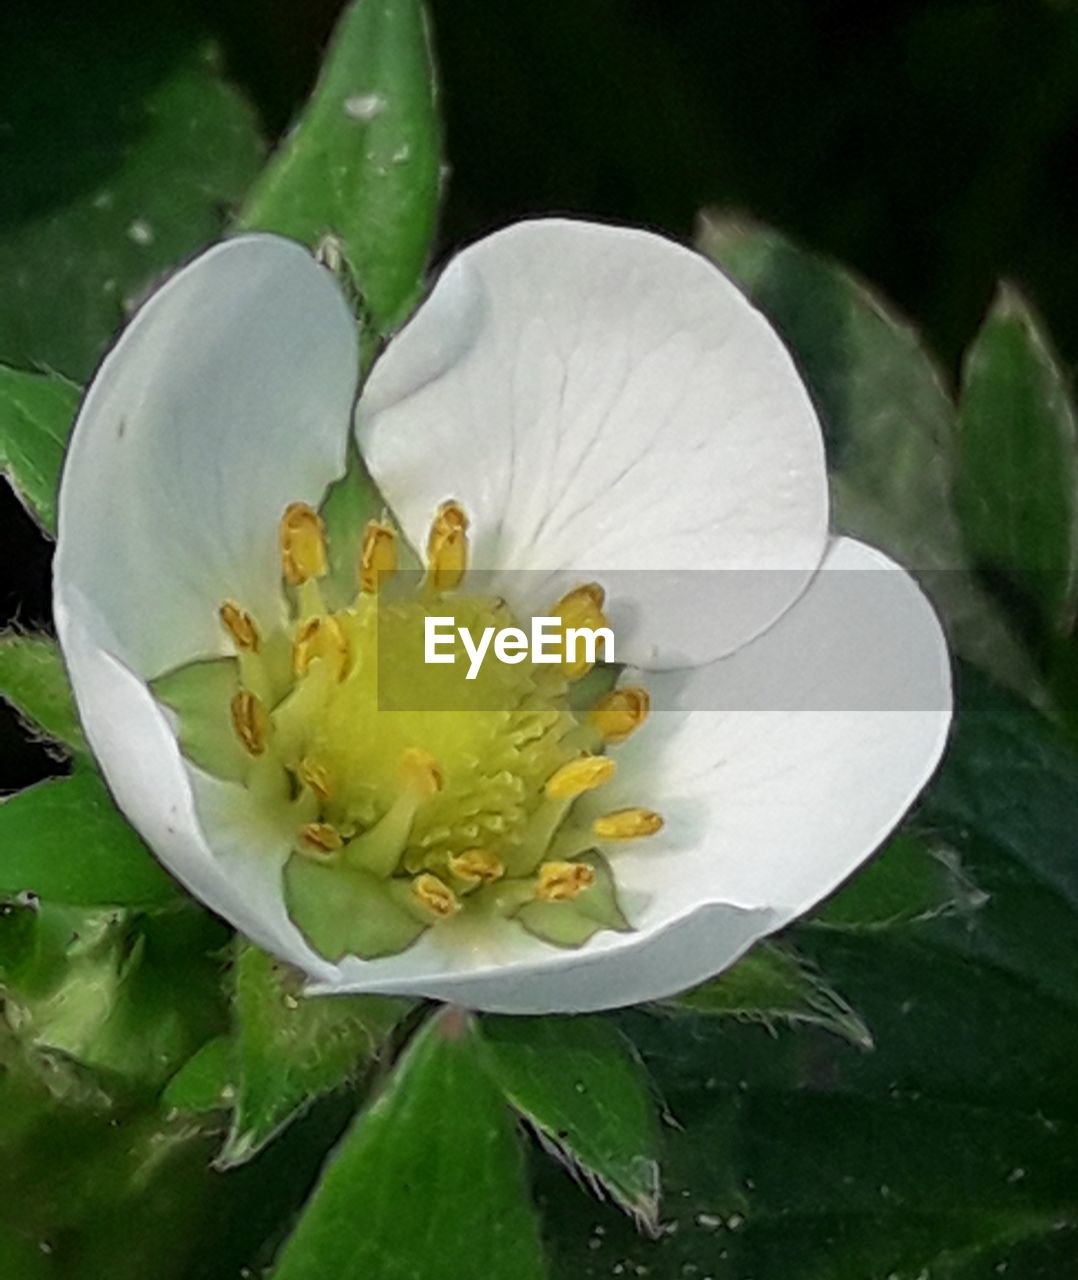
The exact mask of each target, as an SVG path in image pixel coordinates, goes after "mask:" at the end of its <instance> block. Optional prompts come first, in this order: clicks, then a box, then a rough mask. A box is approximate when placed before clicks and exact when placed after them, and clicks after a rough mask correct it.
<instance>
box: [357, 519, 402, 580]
mask: <svg viewBox="0 0 1078 1280" xmlns="http://www.w3.org/2000/svg"><path fill="white" fill-rule="evenodd" d="M396 568H397V534H396V532H395V531H394V530H393V529H391V528H390V527H389V525H387V524H382V523H381V522H380V521H378V520H370V521H368V522H367V527H366V529H365V530H364V531H363V549H362V550H361V552H360V555H359V585H360V587H361V588H362V590H364V591H366V592H372V591H377V590H378V583H379V582H380V581H381V580H383V579H385V578H388V577H389V576H390V575H391V574H393V573H394V572H395V571H396Z"/></svg>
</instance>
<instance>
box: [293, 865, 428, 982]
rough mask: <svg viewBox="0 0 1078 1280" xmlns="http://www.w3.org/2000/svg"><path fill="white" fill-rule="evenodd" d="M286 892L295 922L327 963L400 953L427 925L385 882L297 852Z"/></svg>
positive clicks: (364, 872)
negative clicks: (342, 959)
mask: <svg viewBox="0 0 1078 1280" xmlns="http://www.w3.org/2000/svg"><path fill="white" fill-rule="evenodd" d="M284 890H285V902H286V904H287V906H288V914H289V916H290V917H291V919H292V922H293V924H295V926H296V928H297V929H299V930H300V932H301V933H302V934H303V935H304V937H305V938H306V939H307V941H308V942H309V943H310V944H311V946H312V947H313V948H314V949H315V951H317V952H318V954H319V955H320V956H323V957H324V958H325V959H327V960H332V961H337V960H340V959H341V958H342V957H343V956H348V955H354V956H359V957H360V959H362V960H373V959H376V958H377V957H378V956H391V955H396V954H397V953H398V952H401V951H404V950H405V948H406V947H410V946H411V945H412V943H413V942H415V940H416V939H417V938H418V937H419V936H420V934H421V933H422V932H423V931H424V929H426V927H427V926H426V924H425V923H424V922H423V921H421V920H419V919H417V917H416V916H414V915H413V914H412V913H411V912H410V911H407V910H406V909H405V908H404V907H403V906H401V905H400V903H399V902H398V901H397V900H396V898H395V896H394V894H393V893H391V892H390V889H389V886H388V885H387V883H386V881H384V880H381V879H379V878H378V877H377V876H374V875H371V873H370V872H369V871H360V870H359V869H357V868H355V867H349V866H346V865H344V864H343V863H330V862H319V861H317V860H316V859H314V858H309V857H306V856H304V855H303V854H293V855H292V857H291V858H290V859H289V861H288V863H287V865H286V866H285V870H284Z"/></svg>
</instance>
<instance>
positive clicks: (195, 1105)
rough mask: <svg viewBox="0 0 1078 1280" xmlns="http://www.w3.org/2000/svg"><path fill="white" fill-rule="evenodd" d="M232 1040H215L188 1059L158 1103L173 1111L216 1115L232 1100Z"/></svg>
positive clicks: (227, 1037)
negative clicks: (204, 1112) (211, 1112)
mask: <svg viewBox="0 0 1078 1280" xmlns="http://www.w3.org/2000/svg"><path fill="white" fill-rule="evenodd" d="M232 1048H233V1046H232V1037H231V1036H217V1037H216V1038H215V1039H213V1040H207V1041H206V1043H205V1044H204V1045H203V1046H202V1048H201V1049H199V1050H198V1052H197V1053H195V1054H194V1055H193V1056H192V1057H190V1058H188V1059H187V1061H186V1062H185V1063H184V1064H183V1066H182V1067H181V1068H180V1069H179V1071H177V1072H176V1074H175V1075H174V1076H173V1077H172V1079H171V1080H170V1081H169V1082H168V1084H167V1085H166V1086H165V1091H164V1093H162V1095H161V1101H162V1103H163V1104H164V1105H165V1106H166V1107H168V1108H174V1109H175V1110H177V1111H219V1110H222V1109H223V1108H225V1107H227V1106H229V1105H230V1104H231V1102H232V1099H233V1098H234V1096H235V1086H234V1084H233V1078H234V1076H235V1070H234V1067H233V1061H232V1058H233V1054H232Z"/></svg>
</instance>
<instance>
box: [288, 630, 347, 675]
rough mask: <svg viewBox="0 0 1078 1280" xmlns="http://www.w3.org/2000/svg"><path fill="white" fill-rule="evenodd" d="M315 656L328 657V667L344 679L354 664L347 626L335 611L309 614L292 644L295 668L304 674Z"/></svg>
mask: <svg viewBox="0 0 1078 1280" xmlns="http://www.w3.org/2000/svg"><path fill="white" fill-rule="evenodd" d="M315 658H322V659H324V660H325V662H326V664H327V666H328V668H329V670H330V671H332V672H333V674H334V675H335V676H336V677H337V679H338V680H343V679H344V677H345V676H346V675H347V674H348V668H349V666H350V665H351V658H352V654H351V650H350V648H349V645H348V636H347V635H346V634H345V631H344V628H343V627H342V626H341V624H340V623H339V622H338V621H337V619H336V618H335V617H334V616H333V615H332V614H331V613H326V614H322V615H321V616H320V617H317V618H308V619H307V621H306V622H304V623H301V624H300V628H299V630H298V631H297V632H296V638H295V641H294V642H293V644H292V670H293V671H294V672H295V673H296V675H297V676H301V675H303V674H304V673H305V672H306V670H307V668H308V667H309V666H310V665H311V663H312V662H313V661H314V660H315Z"/></svg>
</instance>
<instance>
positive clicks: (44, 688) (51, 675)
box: [0, 632, 87, 753]
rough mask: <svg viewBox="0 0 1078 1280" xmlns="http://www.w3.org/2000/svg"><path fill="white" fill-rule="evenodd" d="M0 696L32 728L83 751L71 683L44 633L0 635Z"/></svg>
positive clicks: (84, 745)
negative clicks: (35, 634) (36, 634)
mask: <svg viewBox="0 0 1078 1280" xmlns="http://www.w3.org/2000/svg"><path fill="white" fill-rule="evenodd" d="M0 697H2V698H4V700H5V701H7V702H10V703H11V705H12V706H13V707H14V708H15V710H16V711H17V712H18V713H19V715H20V716H21V717H22V718H23V719H24V720H26V721H27V722H28V724H29V725H30V726H31V728H32V729H34V730H36V731H40V732H41V733H42V734H44V735H45V737H47V738H48V739H50V740H52V741H54V742H58V743H61V744H62V745H63V746H64V747H65V748H68V749H70V750H71V751H75V752H79V753H85V752H86V750H87V747H86V739H85V738H84V737H83V736H82V729H81V727H80V725H79V717H78V713H77V712H76V710H75V701H74V698H73V697H72V694H71V684H70V682H69V681H68V678H67V672H66V671H65V670H64V660H63V657H62V656H61V654H60V649H59V647H58V646H57V644H56V641H55V640H50V639H49V638H48V636H31V635H19V634H18V633H16V632H7V633H6V634H4V635H0Z"/></svg>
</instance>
